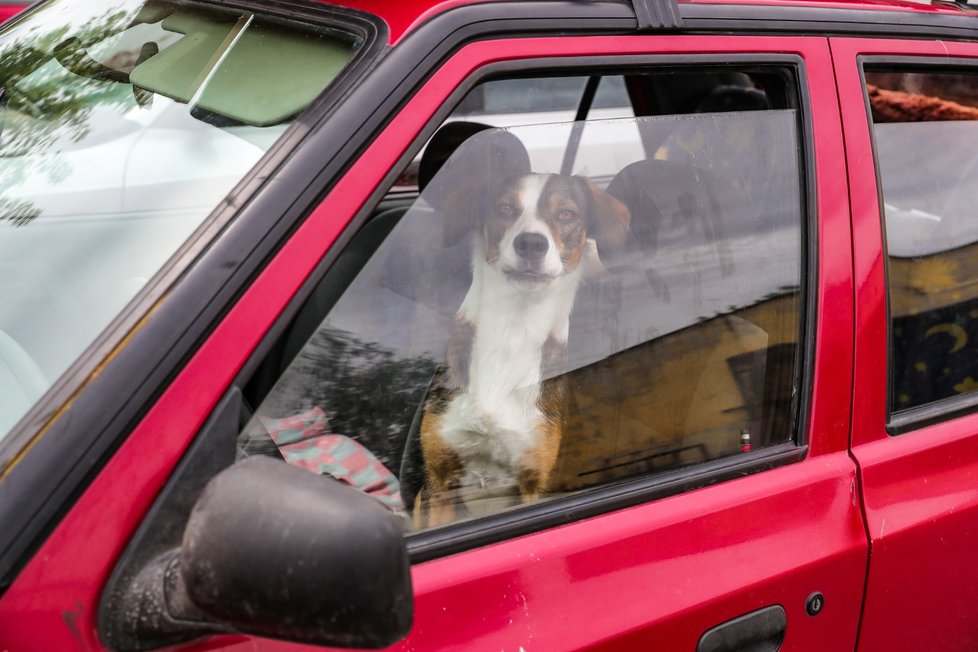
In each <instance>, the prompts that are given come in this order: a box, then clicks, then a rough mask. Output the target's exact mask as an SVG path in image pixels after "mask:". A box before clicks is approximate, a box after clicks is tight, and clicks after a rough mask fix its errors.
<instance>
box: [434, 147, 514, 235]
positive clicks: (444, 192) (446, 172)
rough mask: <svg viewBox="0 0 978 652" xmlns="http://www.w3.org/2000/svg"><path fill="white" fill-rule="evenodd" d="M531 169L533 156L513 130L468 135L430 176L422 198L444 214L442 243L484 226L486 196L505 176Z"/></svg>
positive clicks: (500, 183)
mask: <svg viewBox="0 0 978 652" xmlns="http://www.w3.org/2000/svg"><path fill="white" fill-rule="evenodd" d="M529 171H530V156H529V154H528V153H527V151H526V148H525V147H524V146H523V143H522V142H520V140H519V138H517V137H516V136H515V135H513V134H512V133H510V132H508V131H505V130H502V129H488V130H483V131H480V132H478V133H476V134H474V135H472V136H470V137H469V138H467V139H466V140H465V141H464V142H463V143H462V144H461V145H459V146H458V148H457V149H456V150H455V152H454V153H453V154H452V155H451V156H450V157H449V158H448V160H447V161H445V163H444V165H442V167H441V168H440V170H439V171H438V173H437V174H436V175H435V176H434V177H433V178H432V179H431V183H429V184H428V186H427V188H426V189H425V192H424V193H423V197H424V198H425V199H426V201H427V202H428V203H429V204H431V205H432V206H434V207H435V208H438V209H440V210H441V211H442V212H443V214H444V229H443V234H444V237H443V244H444V245H445V246H451V245H453V244H455V243H457V242H458V241H459V240H461V239H462V238H463V237H465V235H466V234H468V233H469V232H470V231H473V230H475V229H479V228H481V226H482V223H481V219H482V217H483V212H482V211H483V210H484V208H485V206H486V202H487V198H488V197H489V196H490V195H492V194H493V193H495V192H497V191H498V190H499V189H500V188H501V187H502V185H503V183H504V181H505V180H506V179H509V178H512V177H514V176H522V175H524V174H528V173H529Z"/></svg>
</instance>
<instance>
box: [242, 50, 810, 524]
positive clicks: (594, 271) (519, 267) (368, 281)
mask: <svg viewBox="0 0 978 652" xmlns="http://www.w3.org/2000/svg"><path fill="white" fill-rule="evenodd" d="M591 79H596V80H598V81H599V82H600V83H599V84H598V88H599V89H600V88H602V87H603V88H606V89H609V95H608V96H605V98H606V99H604V100H602V102H601V103H600V105H599V104H598V102H597V101H596V100H595V101H593V102H589V101H588V100H587V99H586V95H587V94H586V92H585V89H586V88H587V86H588V82H589V81H590V80H591ZM691 81H693V82H695V83H693V84H691V83H690V82H691ZM794 84H795V82H794V78H793V75H792V72H791V71H790V70H788V69H782V68H776V67H770V68H765V69H759V70H751V71H744V72H739V73H735V72H732V71H731V70H730V68H729V67H726V68H723V69H722V70H717V69H710V68H689V69H675V68H669V69H662V70H658V69H648V70H644V71H636V72H635V73H634V74H631V75H626V76H621V75H618V76H614V75H607V76H594V75H585V76H582V75H580V73H578V74H577V75H571V76H567V77H562V76H551V77H533V78H520V79H503V80H492V81H488V82H485V83H483V84H482V85H480V86H477V87H476V88H475V89H474V90H473V91H472V92H471V94H470V95H469V97H467V98H465V99H464V100H463V101H462V102H461V104H460V106H459V107H458V108H457V109H456V110H455V111H454V112H453V113H452V115H451V116H450V117H449V118H448V120H447V121H446V122H445V124H443V125H442V126H441V127H440V128H439V129H438V130H437V131H436V132H435V134H434V136H433V137H432V138H431V140H430V141H429V142H428V143H427V145H426V147H425V150H424V153H423V154H422V156H421V160H420V165H419V179H418V181H419V185H420V187H421V191H420V195H419V196H418V197H416V198H414V199H411V200H399V199H398V198H397V197H396V196H393V195H389V196H388V199H387V201H386V202H385V203H383V204H382V205H381V206H382V208H379V209H378V210H376V211H375V212H374V214H373V215H371V216H370V218H369V219H368V221H367V222H366V223H365V225H364V226H363V227H362V229H361V230H360V232H359V233H358V234H357V236H356V237H355V239H354V240H353V241H352V243H351V244H350V245H349V247H348V249H347V250H346V251H344V253H343V255H342V256H341V258H340V259H339V260H338V261H337V262H336V264H335V265H334V267H333V269H332V270H331V271H330V273H329V274H328V275H327V276H326V278H325V279H324V280H323V282H322V283H320V285H319V286H318V287H317V288H316V289H315V290H314V291H313V296H312V297H311V298H310V299H309V301H308V303H307V305H306V306H305V307H304V308H303V309H302V310H301V312H300V314H299V317H298V318H297V320H296V321H295V323H294V324H293V325H292V327H291V329H290V331H289V333H287V334H286V336H285V337H284V338H283V339H282V341H280V342H279V344H278V347H277V349H276V351H275V352H274V353H273V355H272V356H271V357H270V358H269V359H268V360H267V361H266V362H265V365H264V368H263V369H262V370H261V371H260V372H259V374H257V375H256V377H255V378H254V379H253V380H252V382H251V383H250V385H249V386H248V388H247V392H246V393H247V394H248V399H249V401H250V402H251V403H252V405H253V406H255V415H254V418H252V419H251V421H250V423H249V424H248V426H247V427H246V428H245V429H244V431H243V432H242V434H241V436H240V438H239V452H240V455H242V456H246V455H251V454H256V453H265V454H270V455H274V456H279V457H283V458H285V460H286V461H289V462H292V463H295V464H298V465H301V466H304V467H306V468H309V469H311V470H314V471H316V472H320V473H327V474H330V475H334V476H336V477H339V478H340V479H342V480H344V481H347V482H349V483H351V484H353V485H355V486H358V487H360V488H361V489H363V490H364V491H367V492H369V493H371V494H373V495H375V496H376V497H377V498H378V499H380V500H382V501H384V502H385V503H386V504H388V505H389V506H390V507H391V508H392V509H395V510H397V511H399V512H401V513H403V514H404V516H405V520H406V521H407V522H409V523H411V524H412V526H413V527H414V528H416V529H424V528H429V527H433V526H437V525H444V524H448V523H451V522H455V521H459V520H465V519H473V518H477V517H484V516H489V515H493V514H496V513H499V512H503V511H506V510H510V509H515V508H519V507H520V506H522V505H527V504H531V503H536V502H538V501H542V500H550V499H554V498H559V497H561V496H567V495H571V494H574V493H577V492H581V491H584V490H590V489H594V488H597V487H602V486H609V485H616V484H621V483H627V482H629V481H633V480H636V479H642V478H649V477H654V476H657V475H659V474H664V473H669V472H671V471H677V470H680V469H683V468H685V467H692V466H696V465H701V464H704V463H708V462H710V461H713V460H717V459H720V458H725V457H730V456H737V455H744V454H745V452H746V451H750V450H757V449H761V448H765V447H769V446H774V445H778V444H784V443H787V442H791V441H793V440H794V438H795V433H796V429H795V421H796V416H797V412H798V397H799V379H800V369H801V358H802V356H801V348H800V346H799V342H800V332H801V329H802V318H801V315H802V305H803V299H802V296H803V295H802V289H801V285H802V270H803V269H804V256H803V244H804V238H803V233H804V228H803V225H804V223H805V219H804V205H805V202H804V193H803V188H804V185H803V183H802V179H803V174H802V168H801V163H800V161H801V152H802V149H803V148H802V144H801V137H800V129H799V124H800V117H799V107H798V101H797V96H796V90H795V88H796V87H795V85H794ZM520 85H522V86H523V87H524V88H526V89H528V90H527V92H530V90H531V89H537V90H539V89H560V95H559V97H557V98H554V99H553V102H550V103H548V102H544V101H542V100H534V102H533V106H529V105H528V106H525V107H521V108H520V109H518V110H516V109H512V108H510V107H509V106H508V105H507V107H506V109H505V112H503V113H490V112H488V108H489V106H488V103H487V104H485V109H486V110H483V111H482V112H481V113H478V114H476V113H474V112H473V111H471V110H466V107H472V106H475V105H477V104H478V102H477V100H478V101H483V100H485V98H492V97H496V98H500V97H508V96H511V95H512V90H513V89H514V88H519V87H520ZM592 86H593V84H592ZM568 89H570V90H568ZM615 89H618V90H617V91H615ZM625 89H627V91H628V92H625ZM534 92H536V91H534ZM572 92H573V93H576V98H572V99H569V98H570V95H571V94H572ZM599 92H600V91H599ZM612 92H615V93H616V94H612ZM594 97H595V98H597V97H598V94H597V93H595V94H594ZM631 97H644V98H645V100H644V101H643V102H642V103H638V102H634V101H633V100H632V99H630V98H631ZM473 98H475V99H473ZM514 102H515V100H514ZM615 103H618V104H621V105H622V106H618V107H615V106H610V107H609V105H614V104H615ZM500 104H502V100H500ZM558 105H559V106H558ZM541 107H546V109H547V110H548V111H549V110H551V109H559V111H558V114H559V113H560V111H563V112H564V113H563V116H562V117H563V119H559V120H556V121H554V120H552V119H551V120H550V121H547V122H544V123H541V121H540V120H539V117H540V111H539V110H531V109H540V108H541ZM609 108H610V110H611V111H612V112H611V113H610V114H609V113H608V112H609ZM524 110H525V111H526V112H524V113H521V112H520V111H524ZM582 114H583V115H585V116H586V119H585V120H583V121H575V120H574V117H575V116H577V115H582ZM550 115H551V116H552V115H554V114H550ZM606 116H608V117H606ZM623 116H624V117H623ZM497 121H499V122H501V124H500V123H498V122H497ZM344 288H345V289H344Z"/></svg>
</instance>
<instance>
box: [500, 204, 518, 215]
mask: <svg viewBox="0 0 978 652" xmlns="http://www.w3.org/2000/svg"><path fill="white" fill-rule="evenodd" d="M496 212H497V213H499V214H500V215H502V216H503V217H512V216H513V215H515V214H516V209H515V208H513V205H512V204H500V205H499V206H496Z"/></svg>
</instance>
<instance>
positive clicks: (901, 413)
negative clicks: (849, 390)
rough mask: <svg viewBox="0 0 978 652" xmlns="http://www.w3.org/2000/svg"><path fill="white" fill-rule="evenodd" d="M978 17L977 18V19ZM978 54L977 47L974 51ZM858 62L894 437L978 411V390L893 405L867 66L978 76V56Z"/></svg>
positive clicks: (886, 259) (874, 57) (879, 183)
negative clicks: (872, 183)
mask: <svg viewBox="0 0 978 652" xmlns="http://www.w3.org/2000/svg"><path fill="white" fill-rule="evenodd" d="M976 20H978V18H976ZM975 54H976V55H978V48H976V50H975ZM856 65H857V66H859V81H860V83H861V84H862V92H863V101H864V103H865V106H866V123H867V125H868V127H869V137H870V142H871V143H872V147H873V172H874V174H875V175H876V195H877V202H878V205H879V221H880V236H881V238H882V246H883V282H884V284H885V286H886V287H885V292H884V293H883V297H884V302H885V308H886V309H885V312H886V341H887V347H886V433H887V435H889V436H891V437H894V436H897V435H903V434H906V433H909V432H914V431H917V430H920V429H922V428H925V427H927V426H932V425H935V424H938V423H942V422H944V421H951V420H953V419H957V418H958V417H962V416H966V415H968V414H972V413H974V412H976V411H978V392H971V393H968V394H962V395H959V396H949V397H946V398H942V399H938V400H936V401H931V402H929V403H925V404H924V405H918V406H916V407H912V408H906V409H903V410H897V409H894V406H893V373H892V371H893V369H894V368H895V363H894V352H893V347H892V346H890V345H889V343H890V342H892V341H893V332H892V331H893V313H892V310H891V302H890V256H889V252H888V245H887V239H886V215H885V209H884V208H883V206H884V203H883V180H882V178H881V176H880V166H879V157H878V155H877V148H876V129H875V125H874V123H873V114H872V110H871V107H870V105H869V94H868V90H867V85H866V72H867V68H871V69H876V70H870V71H869V72H875V71H880V72H886V71H890V70H889V69H893V70H892V71H893V72H930V73H934V74H941V73H950V74H953V73H969V74H973V75H978V58H975V59H970V58H967V57H956V56H955V57H951V56H947V55H941V54H935V55H933V56H929V55H913V56H907V55H893V56H890V55H885V54H868V55H859V56H857V57H856Z"/></svg>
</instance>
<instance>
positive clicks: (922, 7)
mask: <svg viewBox="0 0 978 652" xmlns="http://www.w3.org/2000/svg"><path fill="white" fill-rule="evenodd" d="M322 1H323V2H328V3H329V4H333V5H337V6H341V7H346V8H349V9H355V10H358V11H362V12H366V13H369V14H373V15H375V16H377V17H378V18H380V19H381V20H383V21H384V22H385V23H386V24H387V27H388V30H389V36H388V42H389V43H390V44H392V45H393V44H396V43H397V42H398V41H400V40H401V39H402V38H403V37H404V36H406V35H407V34H409V33H411V32H412V31H414V30H415V29H416V28H417V27H419V26H420V25H422V24H423V23H425V22H426V21H428V20H429V19H431V18H433V17H435V16H437V15H439V14H442V13H445V12H447V11H450V10H452V9H455V8H459V7H466V6H470V5H476V4H486V3H501V2H500V0H400V1H399V2H383V1H381V0H322ZM586 1H593V2H595V4H598V3H600V0H586ZM643 1H644V0H643ZM653 1H655V0H653ZM662 1H672V0H662ZM678 2H679V3H680V4H690V5H728V6H729V5H741V6H748V5H749V6H756V7H764V6H768V7H781V8H790V7H796V8H798V9H802V10H803V9H813V8H818V9H834V10H864V11H865V10H870V11H885V12H913V13H926V14H931V15H935V14H944V15H961V14H962V13H963V12H964V11H965V10H963V9H962V8H961V6H960V5H956V4H954V3H953V2H941V1H940V0H938V1H935V2H930V1H927V0H924V1H920V0H678ZM507 4H510V5H511V6H517V5H518V3H507ZM614 4H621V3H620V2H617V3H614ZM881 21H883V22H886V21H885V19H882V18H881Z"/></svg>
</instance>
